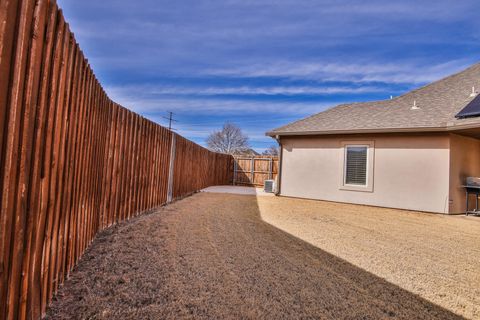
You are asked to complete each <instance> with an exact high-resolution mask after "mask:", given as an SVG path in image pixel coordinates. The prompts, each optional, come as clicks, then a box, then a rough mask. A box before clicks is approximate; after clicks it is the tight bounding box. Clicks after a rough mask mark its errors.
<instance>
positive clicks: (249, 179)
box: [232, 156, 278, 187]
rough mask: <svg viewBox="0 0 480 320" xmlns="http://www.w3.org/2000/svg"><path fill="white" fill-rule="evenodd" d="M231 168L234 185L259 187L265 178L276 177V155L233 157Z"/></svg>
mask: <svg viewBox="0 0 480 320" xmlns="http://www.w3.org/2000/svg"><path fill="white" fill-rule="evenodd" d="M232 170H233V184H234V185H245V186H257V187H260V186H263V185H264V183H265V180H272V179H273V180H275V179H276V178H277V174H278V157H269V156H255V157H235V159H234V160H233V169H232Z"/></svg>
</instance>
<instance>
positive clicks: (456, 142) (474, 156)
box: [450, 134, 480, 213]
mask: <svg viewBox="0 0 480 320" xmlns="http://www.w3.org/2000/svg"><path fill="white" fill-rule="evenodd" d="M469 176H473V177H480V140H477V139H474V138H469V137H464V136H459V135H455V134H452V135H451V136H450V213H463V212H465V191H464V189H463V188H462V185H463V184H465V179H466V177H469ZM470 199H471V202H474V201H475V200H474V197H473V196H472V197H471V198H470Z"/></svg>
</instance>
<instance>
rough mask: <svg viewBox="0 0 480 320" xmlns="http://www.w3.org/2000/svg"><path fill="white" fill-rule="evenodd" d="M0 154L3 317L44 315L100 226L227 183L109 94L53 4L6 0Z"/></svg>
mask: <svg viewBox="0 0 480 320" xmlns="http://www.w3.org/2000/svg"><path fill="white" fill-rule="evenodd" d="M0 151H1V154H0V155H1V156H0V168H1V171H0V184H1V189H0V210H1V216H0V277H1V279H0V281H1V282H0V284H1V287H0V319H5V318H8V319H25V318H33V319H38V318H40V316H41V315H42V314H44V312H45V310H46V307H47V305H48V303H49V302H50V301H51V299H52V296H53V294H54V293H55V292H56V290H57V288H58V286H59V284H60V283H61V282H62V281H63V280H64V279H65V277H66V276H68V274H69V272H70V271H71V270H72V268H73V266H74V265H75V264H76V262H77V261H78V259H79V257H80V256H81V255H82V253H83V252H84V251H85V249H86V248H87V246H88V245H89V244H90V243H91V241H92V239H93V238H94V236H95V234H96V233H97V232H98V231H99V230H101V229H103V228H106V227H108V226H110V225H112V224H114V223H116V222H119V221H121V220H125V219H128V218H130V217H133V216H135V215H137V214H139V213H140V212H142V211H145V210H149V209H152V208H154V207H157V206H160V205H162V204H165V203H166V202H167V201H168V200H171V199H174V198H179V197H182V196H184V195H187V194H189V193H192V192H194V191H196V190H198V189H201V188H203V187H206V186H209V185H214V184H228V183H229V181H230V180H231V178H230V172H229V171H230V169H229V168H230V166H229V165H230V163H231V157H230V156H227V155H222V154H216V153H212V152H210V151H208V150H206V149H204V148H202V147H200V146H198V145H196V144H194V143H193V142H191V141H188V140H186V139H184V138H182V137H180V136H178V135H176V134H173V133H172V132H170V131H168V130H167V129H165V128H163V127H161V126H159V125H157V124H155V123H153V122H151V121H149V120H147V119H144V118H142V117H141V116H139V115H137V114H135V113H133V112H131V111H129V110H127V109H125V108H123V107H122V106H120V105H118V104H115V103H114V102H112V101H111V100H110V99H109V98H108V97H107V95H106V93H105V92H104V90H103V89H102V87H101V86H100V84H99V82H98V80H97V79H96V78H95V75H94V74H93V72H92V70H91V68H90V66H89V64H88V61H87V60H86V59H85V58H84V55H83V53H82V51H81V50H80V48H79V46H78V44H77V43H76V41H75V39H74V36H73V34H72V33H71V32H70V30H69V26H68V24H67V23H65V21H64V18H63V15H62V12H61V11H60V10H59V9H58V7H57V5H56V3H55V1H52V0H23V1H22V0H1V1H0Z"/></svg>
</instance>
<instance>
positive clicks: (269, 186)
mask: <svg viewBox="0 0 480 320" xmlns="http://www.w3.org/2000/svg"><path fill="white" fill-rule="evenodd" d="M263 190H264V191H265V192H268V193H275V180H265V183H264V186H263Z"/></svg>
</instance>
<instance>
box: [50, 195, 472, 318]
mask: <svg viewBox="0 0 480 320" xmlns="http://www.w3.org/2000/svg"><path fill="white" fill-rule="evenodd" d="M302 203H304V204H305V206H306V208H303V206H302ZM328 205H332V204H327V203H322V202H310V201H305V200H296V199H286V198H273V197H255V196H246V195H233V194H215V193H200V194H196V195H194V196H192V197H189V198H186V199H184V200H181V201H179V202H176V203H174V204H172V205H169V206H167V207H164V208H161V209H159V210H158V211H156V212H155V213H152V214H148V215H143V216H141V217H138V218H135V219H132V220H130V221H129V222H126V223H123V224H120V225H118V226H115V227H112V228H109V229H107V230H105V231H103V232H102V233H100V234H99V235H98V236H97V238H96V239H95V241H94V242H93V244H92V246H91V248H90V249H89V250H88V251H87V253H86V254H85V255H84V257H83V258H82V260H81V261H80V263H79V265H78V266H77V268H76V269H75V271H74V272H73V273H72V275H71V277H70V279H69V280H68V281H67V282H66V283H65V285H64V286H62V288H61V289H60V291H59V293H58V295H57V297H56V298H55V300H54V302H53V305H52V306H51V308H50V309H49V310H48V315H47V317H48V318H49V319H185V318H186V319H188V318H195V319H238V318H242V319H292V318H303V319H461V317H460V316H458V315H456V314H455V313H454V312H456V313H463V314H464V315H467V316H468V315H469V314H468V313H467V312H470V315H472V316H473V315H476V314H477V313H473V312H477V311H478V309H477V310H476V311H475V306H472V305H467V307H466V308H465V309H458V308H457V309H456V308H449V309H450V310H447V309H446V308H443V307H441V306H439V304H440V303H439V302H442V301H449V300H452V299H456V297H454V296H451V297H450V299H444V300H442V299H440V298H438V299H437V300H435V299H429V300H430V301H428V300H426V299H424V298H422V297H421V296H420V295H417V294H414V293H412V292H411V291H412V290H405V289H402V288H401V286H403V285H401V286H400V285H399V284H393V281H390V280H389V281H387V280H385V279H383V277H385V276H384V275H383V274H381V273H380V274H376V275H375V274H374V272H372V271H371V270H368V268H366V267H365V266H363V265H361V264H360V263H359V262H358V261H357V260H361V259H360V258H359V257H360V256H361V255H362V252H365V253H366V254H368V255H369V257H372V256H374V257H375V258H374V259H373V261H371V264H372V265H374V266H377V265H381V264H382V261H383V264H385V265H388V266H387V267H385V268H384V269H385V270H390V269H391V270H390V272H392V273H395V274H397V273H402V272H404V271H405V272H406V273H407V274H410V276H411V275H412V274H414V273H415V272H413V270H416V269H415V268H416V264H413V265H409V266H408V270H403V268H405V262H402V261H401V260H402V259H403V258H404V257H403V256H400V257H399V256H397V257H395V259H394V262H391V261H389V259H390V258H389V257H390V255H389V254H387V253H386V252H385V251H387V250H391V249H392V248H395V247H397V246H400V247H404V244H403V243H398V239H399V237H400V238H402V236H401V232H399V231H396V230H390V231H391V234H392V236H390V235H389V234H387V236H388V239H391V240H395V242H396V243H395V242H394V243H388V241H387V240H384V239H382V238H381V237H380V235H379V234H377V235H373V234H376V231H374V232H372V229H373V230H376V228H375V227H374V225H376V224H382V223H385V224H387V225H390V227H391V226H392V222H391V220H390V219H388V215H387V214H386V212H385V213H384V214H383V215H382V214H380V213H377V215H376V217H377V218H378V219H379V221H374V217H375V215H373V214H372V216H371V217H370V223H367V222H365V223H366V226H363V222H362V223H360V224H359V223H358V222H357V219H356V218H358V217H361V219H360V220H361V221H364V220H363V219H364V218H363V215H361V212H358V214H357V215H356V216H355V217H354V216H353V214H352V215H348V214H347V213H342V214H341V215H340V216H341V217H343V219H342V218H341V217H338V218H337V217H335V215H334V214H333V213H328V214H327V213H325V214H322V212H324V210H326V209H328V208H327V206H328ZM309 208H310V209H309ZM339 208H340V207H339ZM356 208H357V210H362V211H363V210H366V211H370V210H373V211H375V210H374V209H372V208H367V207H356ZM269 210H278V211H281V212H282V213H281V214H280V213H279V214H277V213H275V214H270V215H267V214H266V213H267V212H268V211H269ZM349 210H350V209H349ZM349 210H346V211H349ZM352 210H353V209H352ZM327 211H328V210H327ZM337 211H340V213H341V212H343V211H345V210H342V209H341V208H340V209H338V208H337ZM373 211H372V212H373ZM260 212H261V213H260ZM289 213H290V214H294V215H297V214H298V215H299V216H301V217H302V216H303V217H304V218H299V219H300V220H297V219H293V220H290V217H289V216H288V215H289ZM394 214H395V220H396V221H397V222H398V225H399V226H400V228H402V226H405V228H407V229H408V228H413V229H412V231H411V232H413V230H414V229H416V228H418V229H419V230H418V232H426V233H427V234H430V235H434V231H432V230H433V229H435V228H436V227H439V226H440V227H442V225H441V223H440V222H442V223H443V222H445V223H447V224H449V225H450V223H451V222H450V221H455V222H454V223H453V225H450V226H449V227H448V228H444V229H443V230H444V232H446V231H453V230H455V224H456V223H457V222H456V221H462V223H463V224H465V225H466V226H468V225H470V224H475V223H477V224H478V223H479V221H470V220H465V221H468V222H464V221H463V220H460V219H458V218H450V219H443V220H442V219H441V217H439V218H432V216H430V215H424V217H426V218H425V221H424V220H422V218H421V216H420V215H418V214H407V213H401V212H399V211H395V212H394ZM403 215H405V216H403ZM261 217H264V219H265V220H267V221H268V222H269V223H266V222H265V221H263V220H262V218H261ZM410 217H412V219H410ZM354 218H355V219H354ZM302 219H303V221H304V222H308V223H310V224H317V223H318V224H317V226H318V227H320V229H316V231H314V229H312V228H313V226H311V225H307V226H305V230H306V232H305V233H302V232H299V231H298V230H297V228H298V223H299V221H302ZM432 219H433V220H432ZM434 219H439V220H434ZM432 221H438V222H436V224H437V225H436V226H435V225H432V226H431V225H430V223H431V222H432ZM458 223H459V224H460V225H462V223H460V222H458ZM272 224H273V225H275V226H273V225H272ZM337 224H340V225H344V227H345V228H346V229H345V231H342V230H341V228H339V229H337V226H336V225H337ZM460 225H458V226H460ZM329 226H330V227H329ZM355 226H357V227H355ZM323 227H325V228H323ZM288 228H290V229H291V230H290V231H289V232H290V233H291V234H290V233H289V232H285V231H282V230H281V229H284V230H287V229H288ZM382 228H383V227H382ZM385 228H387V229H388V227H387V226H386V227H385ZM395 228H397V223H395ZM477 228H478V227H477ZM293 230H296V231H295V232H293ZM347 230H348V231H347ZM352 230H354V231H355V232H356V235H349V237H352V238H350V239H356V243H354V244H347V243H346V242H340V244H339V246H338V248H336V249H335V247H336V246H335V245H333V244H332V243H333V242H334V239H332V240H325V239H326V238H329V237H336V238H342V237H341V236H340V235H337V234H334V233H336V232H343V233H346V232H352ZM382 230H383V229H382ZM468 230H469V231H466V232H465V234H464V238H465V239H464V238H462V239H457V236H458V235H459V233H458V232H454V233H453V234H452V235H450V236H449V235H443V239H449V241H451V242H454V243H456V244H458V245H457V246H454V247H452V248H457V249H459V250H464V249H463V247H462V246H460V243H463V241H466V240H469V241H474V242H476V244H478V243H479V241H478V240H479V238H478V234H479V232H478V229H476V230H475V227H471V228H470V229H468ZM475 231H477V232H476V233H475ZM295 233H302V237H307V238H311V239H309V240H308V239H306V240H308V241H309V242H311V243H313V242H318V244H320V245H318V246H314V245H312V244H309V243H308V242H306V241H304V240H301V239H300V237H298V234H297V236H294V234H295ZM313 233H317V234H323V236H321V237H319V238H315V235H314V234H313ZM372 233H373V234H372ZM393 235H396V236H393ZM409 236H412V233H406V234H404V235H403V238H402V239H404V240H405V241H406V243H407V246H408V247H409V248H410V253H407V252H404V251H400V252H403V255H405V256H406V255H408V254H411V255H412V256H417V257H418V260H423V258H424V257H433V256H435V255H434V254H431V255H430V254H429V255H427V256H425V254H426V253H424V252H423V251H425V250H426V249H429V250H433V251H435V252H437V254H438V255H436V256H435V258H434V259H433V260H431V261H430V262H429V264H430V265H431V268H432V270H430V272H429V273H430V274H435V273H436V272H441V270H438V269H439V268H442V267H444V265H443V259H453V258H452V257H445V256H443V254H444V253H445V250H444V248H443V247H444V246H447V247H448V246H449V245H448V243H445V242H441V243H437V242H435V241H436V240H435V241H434V242H432V243H431V244H430V245H426V244H425V245H424V244H422V245H417V244H416V242H411V241H409V240H408V239H406V238H408V237H409ZM370 237H374V238H376V239H377V240H378V242H379V243H378V244H373V242H365V241H366V240H363V238H370ZM414 237H417V236H414ZM425 237H427V238H428V236H423V235H421V236H420V235H419V236H418V239H419V241H422V239H424V238H425ZM322 239H323V240H322ZM435 239H436V238H435ZM358 241H360V243H367V244H369V245H370V246H372V247H374V248H363V247H362V246H361V245H359V244H358ZM349 245H352V246H354V248H356V249H349V248H345V247H348V246H349ZM472 247H473V246H472ZM358 250H360V251H361V252H357V251H358ZM352 252H355V254H352ZM371 252H376V255H375V254H373V253H371ZM463 252H466V254H469V255H470V254H471V255H473V256H470V257H468V259H474V258H475V257H476V262H477V263H478V261H479V260H478V257H479V256H478V251H474V249H473V248H472V249H471V250H469V251H463ZM350 254H352V256H349V255H350ZM449 254H452V255H454V256H455V257H457V258H459V259H462V261H460V262H459V263H460V264H463V263H464V261H467V260H468V259H467V258H465V257H464V258H461V256H462V254H461V252H449ZM466 259H467V260H466ZM362 261H363V260H362ZM408 261H410V260H408ZM468 261H470V260H468ZM395 263H396V265H397V266H398V267H393V268H392V267H391V266H392V265H394V264H395ZM417 263H418V261H417ZM422 263H423V262H422ZM473 267H474V266H470V265H463V269H462V267H459V270H461V271H462V272H467V271H468V270H469V268H473ZM375 268H377V267H375ZM372 270H373V269H372ZM375 270H376V269H375ZM378 270H383V269H382V268H381V267H378ZM468 272H469V271H468ZM468 274H470V273H468ZM450 276H451V277H452V279H454V278H456V277H459V278H460V277H461V279H462V281H464V280H465V281H466V280H468V279H465V278H464V277H463V274H462V275H456V276H453V275H450ZM423 277H424V278H427V275H423ZM400 278H401V279H403V278H402V277H400ZM406 278H409V276H406ZM410 281H418V280H416V279H415V278H412V279H410ZM469 281H478V277H477V278H474V277H473V278H470V279H469ZM426 284H427V285H428V286H430V289H431V290H440V288H439V287H438V285H435V284H434V283H432V282H427V283H426ZM477 284H478V282H477ZM474 285H475V283H473V284H472V283H463V282H462V283H456V285H455V284H451V286H449V287H448V288H450V289H449V290H451V291H449V294H450V295H453V294H457V293H456V292H463V293H464V294H465V295H466V296H468V297H470V296H469V295H467V293H470V294H472V293H474V292H472V291H468V292H467V291H461V290H460V291H455V288H457V286H460V287H463V286H467V287H468V288H471V287H472V286H474ZM477 287H478V286H477ZM448 288H447V289H448ZM425 289H428V288H425ZM447 289H445V290H447ZM442 292H443V291H442ZM466 296H464V297H466ZM474 299H475V298H473V297H470V300H467V301H478V300H474ZM432 301H433V302H432ZM462 301H463V300H462ZM477 306H478V304H477ZM468 310H470V311H468ZM452 311H454V312H452Z"/></svg>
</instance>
